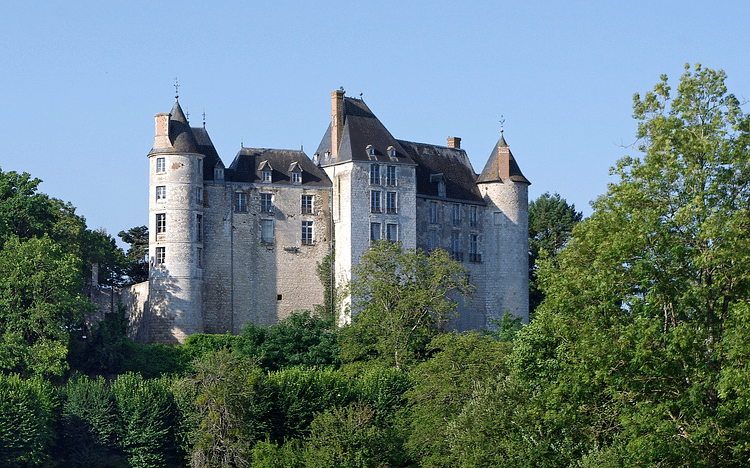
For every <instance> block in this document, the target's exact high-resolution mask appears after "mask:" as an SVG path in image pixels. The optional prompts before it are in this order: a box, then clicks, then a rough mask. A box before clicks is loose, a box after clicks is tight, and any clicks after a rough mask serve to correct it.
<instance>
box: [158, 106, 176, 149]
mask: <svg viewBox="0 0 750 468" xmlns="http://www.w3.org/2000/svg"><path fill="white" fill-rule="evenodd" d="M171 116H172V114H170V113H169V112H164V113H161V114H156V115H155V116H154V117H155V118H156V134H155V136H154V149H156V148H169V147H171V146H172V142H171V141H169V118H170V117H171Z"/></svg>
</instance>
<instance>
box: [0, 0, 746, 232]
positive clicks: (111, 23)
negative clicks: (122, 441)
mask: <svg viewBox="0 0 750 468" xmlns="http://www.w3.org/2000/svg"><path fill="white" fill-rule="evenodd" d="M0 12H1V14H0V43H1V45H2V52H1V53H0V66H1V67H0V68H1V69H2V71H0V93H2V94H1V95H2V99H1V100H0V103H2V105H1V107H0V128H1V129H2V137H3V138H2V139H3V144H2V149H1V150H0V167H1V168H2V170H3V171H11V170H13V171H25V172H29V173H31V174H32V175H33V176H35V177H39V178H40V179H42V180H43V181H44V182H43V184H42V185H41V191H43V192H45V193H48V194H49V195H51V196H53V197H57V198H61V199H63V200H66V201H70V202H71V203H72V204H73V205H74V206H76V207H77V212H78V214H80V215H82V216H84V217H85V218H86V219H87V221H88V225H89V227H90V228H92V229H96V228H99V227H104V228H105V229H106V230H107V232H109V233H110V234H113V235H115V234H116V233H117V232H118V231H120V230H123V229H128V228H130V227H133V226H137V225H142V224H147V216H148V196H147V188H148V173H147V167H148V164H147V159H146V154H147V153H148V151H149V149H150V148H151V145H152V143H153V133H154V120H153V115H154V114H155V113H159V112H168V111H169V110H170V109H171V107H172V104H173V102H174V87H173V84H174V78H175V77H177V78H178V80H179V83H180V88H179V94H180V103H181V105H182V107H183V109H185V110H187V111H188V112H189V114H190V120H191V124H192V125H193V126H198V125H200V124H201V122H202V117H201V114H202V113H203V111H204V109H205V112H206V120H207V123H206V128H207V130H208V132H209V134H210V136H211V138H212V140H213V142H214V144H215V146H216V148H217V150H218V152H219V155H220V156H221V158H222V160H223V161H224V162H225V164H229V163H231V161H232V159H233V158H234V156H235V154H236V153H237V151H238V150H239V148H240V142H244V145H245V146H248V147H272V148H299V147H300V145H304V149H305V152H306V153H307V154H308V155H309V156H312V154H313V153H314V151H315V149H316V148H317V146H318V143H319V142H320V139H321V138H322V136H323V132H324V131H325V129H326V127H327V125H328V122H329V120H330V92H331V91H333V90H334V89H338V88H339V87H340V86H343V87H344V88H345V89H346V90H347V93H348V94H349V95H354V96H357V95H359V93H360V92H362V93H363V95H364V99H365V101H366V102H367V104H368V105H369V106H370V108H371V109H372V110H373V112H374V113H375V114H376V115H377V116H378V117H379V118H380V120H381V121H382V122H383V123H384V124H385V126H386V127H387V128H388V129H389V130H390V131H391V133H392V134H393V135H394V136H395V137H396V138H401V139H406V140H411V141H419V142H425V143H434V144H443V145H444V144H445V138H446V137H449V136H458V137H461V138H462V143H461V145H462V147H463V148H465V149H466V151H467V152H468V154H469V157H470V158H471V161H472V164H473V165H474V170H475V171H477V172H479V171H481V170H482V168H483V167H484V163H485V161H486V159H487V157H488V156H489V154H490V152H491V150H492V148H493V146H494V144H495V143H496V141H497V139H498V137H499V135H500V123H499V120H500V118H501V115H502V116H503V117H504V119H505V137H506V140H507V141H508V143H509V145H510V147H511V150H512V151H513V154H514V155H515V157H516V159H517V161H518V163H519V165H520V167H521V169H522V171H523V172H524V174H525V175H526V177H527V178H528V179H529V180H530V181H531V182H532V185H531V187H530V193H529V195H530V199H535V198H537V197H538V196H539V195H541V194H542V193H544V192H547V191H549V192H558V193H560V194H561V195H562V196H563V197H564V198H566V199H567V200H568V201H569V202H571V203H575V205H576V208H578V209H579V210H583V211H584V213H585V214H586V215H588V214H590V213H591V209H590V207H589V202H590V201H591V200H592V199H594V198H596V197H597V196H599V195H601V194H603V193H604V192H605V191H606V185H607V183H608V182H609V181H610V180H611V179H610V177H609V176H608V168H609V167H610V166H612V165H613V164H614V163H615V161H616V160H617V159H619V158H620V157H622V156H624V155H626V154H629V155H637V152H636V151H635V150H634V149H632V148H629V147H628V145H630V144H632V143H633V142H634V135H635V129H636V124H635V121H634V120H633V119H632V118H631V114H632V111H631V105H632V97H633V94H634V93H635V92H640V93H645V92H647V91H649V90H651V89H652V88H653V86H654V85H655V84H656V83H657V81H658V80H659V76H660V75H661V74H662V73H665V74H667V75H668V76H669V77H670V80H671V81H672V83H673V84H675V85H676V83H677V81H678V79H679V77H680V75H681V74H682V73H683V65H684V64H685V63H686V62H689V63H691V64H694V63H695V62H700V63H702V64H703V66H705V67H708V68H721V69H724V70H725V71H726V72H727V74H728V76H729V79H728V86H729V89H730V91H731V92H733V93H735V94H736V95H737V96H738V97H739V98H740V99H743V98H748V97H750V84H749V83H748V77H750V53H748V50H747V49H748V42H749V41H748V34H749V31H750V28H748V20H750V2H746V1H739V0H737V1H722V0H717V1H714V2H707V1H705V0H703V1H692V0H688V1H685V0H682V1H671V0H670V1H658V0H651V1H640V0H636V1H633V0H631V1H628V2H608V1H588V2H583V1H567V2H558V1H533V0H532V1H514V2H508V1H499V0H488V1H482V2H475V1H471V0H469V1H464V2H445V1H435V0H431V1H421V0H418V1H411V2H407V1H398V2H395V1H382V2H367V1H361V2H338V1H328V2H309V1H304V2H302V1H293V2H284V1H275V2H259V1H255V2H239V1H238V2H209V1H205V0H203V1H182V2H161V1H154V0H152V1H147V2H146V1H140V0H136V1H129V2H108V1H74V2H63V1H41V2H40V1H33V0H24V1H15V0H10V1H8V0H6V1H5V2H4V3H3V5H2V7H0Z"/></svg>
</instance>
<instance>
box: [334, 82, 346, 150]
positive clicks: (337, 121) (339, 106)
mask: <svg viewBox="0 0 750 468" xmlns="http://www.w3.org/2000/svg"><path fill="white" fill-rule="evenodd" d="M343 133H344V90H343V89H341V90H338V91H334V92H332V93H331V160H332V161H336V160H338V158H339V145H340V144H341V135H342V134H343Z"/></svg>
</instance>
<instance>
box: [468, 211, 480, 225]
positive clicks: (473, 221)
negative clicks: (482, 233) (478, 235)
mask: <svg viewBox="0 0 750 468" xmlns="http://www.w3.org/2000/svg"><path fill="white" fill-rule="evenodd" d="M469 226H471V227H477V226H479V219H477V207H476V206H472V207H470V208H469Z"/></svg>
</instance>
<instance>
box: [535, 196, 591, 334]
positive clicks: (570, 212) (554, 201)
mask: <svg viewBox="0 0 750 468" xmlns="http://www.w3.org/2000/svg"><path fill="white" fill-rule="evenodd" d="M582 219H583V213H581V212H580V211H576V206H575V204H573V205H568V203H567V202H566V201H565V199H564V198H561V197H560V195H558V194H557V193H556V194H554V195H550V194H549V192H546V193H544V194H543V195H542V196H540V197H539V198H537V199H536V200H534V201H532V202H531V203H529V317H532V319H533V315H534V311H535V310H536V308H537V306H538V305H539V304H541V302H542V300H543V299H544V293H542V291H541V290H540V289H539V286H538V285H537V275H536V270H537V265H536V262H537V259H539V258H554V257H555V256H556V255H557V252H558V251H560V249H562V248H563V247H564V246H565V243H566V242H567V241H568V239H569V238H570V235H571V232H572V231H573V226H575V225H576V224H578V223H580V222H581V220H582Z"/></svg>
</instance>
